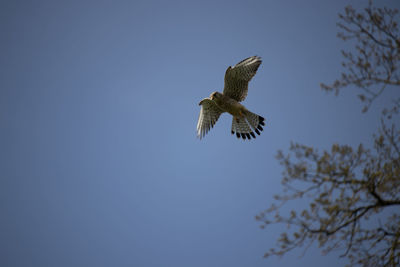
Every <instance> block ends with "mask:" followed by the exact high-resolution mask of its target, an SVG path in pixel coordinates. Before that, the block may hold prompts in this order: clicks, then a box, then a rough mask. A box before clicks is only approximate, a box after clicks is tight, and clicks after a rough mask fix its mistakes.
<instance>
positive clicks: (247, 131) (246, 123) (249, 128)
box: [231, 111, 265, 140]
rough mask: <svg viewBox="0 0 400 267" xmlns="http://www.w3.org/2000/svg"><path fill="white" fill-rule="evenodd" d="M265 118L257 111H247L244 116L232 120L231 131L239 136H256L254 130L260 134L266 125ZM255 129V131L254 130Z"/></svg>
mask: <svg viewBox="0 0 400 267" xmlns="http://www.w3.org/2000/svg"><path fill="white" fill-rule="evenodd" d="M264 121H265V119H264V118H263V117H261V116H259V115H257V114H255V113H252V112H250V111H246V114H245V116H244V118H237V117H234V118H233V120H232V129H231V133H232V134H236V136H237V138H240V137H242V138H243V139H249V140H250V139H251V137H253V138H256V135H255V134H254V132H255V133H256V134H258V135H260V131H262V130H263V126H265V122H264ZM253 130H254V131H253Z"/></svg>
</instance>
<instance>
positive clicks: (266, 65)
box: [0, 0, 395, 267]
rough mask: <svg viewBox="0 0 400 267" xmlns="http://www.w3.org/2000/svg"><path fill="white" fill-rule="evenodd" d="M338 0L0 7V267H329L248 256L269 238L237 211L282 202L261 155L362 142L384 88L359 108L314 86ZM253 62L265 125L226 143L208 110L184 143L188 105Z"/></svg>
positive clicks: (292, 256)
mask: <svg viewBox="0 0 400 267" xmlns="http://www.w3.org/2000/svg"><path fill="white" fill-rule="evenodd" d="M349 3H352V4H353V5H354V6H356V7H357V6H360V5H361V6H363V5H364V4H366V3H367V1H343V0H341V1H320V0H309V1H295V0H293V1H173V0H171V1H18V0H15V1H1V3H0V30H1V36H0V41H1V42H0V57H1V59H0V125H1V126H0V127H1V131H0V148H1V150H0V174H1V177H0V212H1V213H0V216H1V217H0V218H1V219H0V265H1V266H10V267H11V266H18V267H19V266H24V267H25V266H41V267H43V266H57V267H62V266H235V267H236V266H238V267H239V266H325V267H330V266H332V267H333V266H338V265H340V264H344V263H345V261H343V260H342V259H340V258H339V257H338V255H339V253H337V254H330V255H328V256H322V255H321V252H320V251H319V250H318V249H316V247H311V248H310V249H309V251H308V253H307V254H305V256H303V257H300V256H301V255H302V253H303V250H301V249H300V250H295V251H293V252H291V253H289V254H288V255H287V256H285V257H283V258H281V259H279V258H269V259H264V258H263V257H262V256H263V254H264V252H266V251H267V250H268V249H269V248H270V247H273V246H274V245H275V244H276V239H277V238H278V234H279V232H280V231H284V230H285V227H284V226H274V227H271V228H266V229H264V230H262V229H260V228H259V225H260V224H259V222H257V221H256V220H255V219H254V216H255V215H257V214H258V213H259V212H261V211H263V210H264V209H266V208H268V207H269V205H270V204H271V203H272V200H273V197H272V196H273V195H274V194H276V193H279V192H281V191H282V187H281V184H280V181H281V172H282V171H283V169H282V167H281V166H280V165H279V163H278V162H277V160H276V159H275V155H276V152H277V150H278V149H284V150H286V151H287V149H288V147H289V144H290V142H291V141H296V142H300V143H304V144H307V145H314V146H316V147H319V148H327V147H329V146H330V144H332V143H334V142H338V143H343V144H351V145H358V144H359V143H360V142H366V143H370V142H371V140H372V137H371V134H372V133H373V132H375V129H376V128H377V126H378V123H379V110H380V107H381V106H382V105H383V104H384V103H385V101H389V99H390V93H386V95H384V96H383V97H382V98H381V99H380V100H379V101H378V102H377V103H374V105H373V107H372V110H371V112H368V113H367V114H361V107H362V105H361V103H360V102H359V101H358V99H357V98H356V94H357V93H358V92H357V91H356V90H348V91H346V92H343V93H342V94H340V95H339V97H334V96H333V95H332V94H326V93H324V92H322V91H321V90H320V87H319V83H320V82H325V83H330V82H332V81H333V80H334V79H335V78H337V77H339V75H340V71H341V65H340V62H341V54H340V49H343V48H345V47H346V44H344V43H343V42H342V41H341V40H339V39H338V38H336V33H337V30H338V29H337V27H336V22H338V16H337V14H338V12H341V11H342V10H343V8H344V7H345V5H347V4H349ZM385 3H388V4H389V5H390V4H391V5H393V4H394V3H395V1H385ZM253 55H258V56H261V57H262V58H263V63H262V65H261V66H260V68H259V70H258V73H257V75H256V76H255V78H254V79H253V80H252V82H251V83H250V90H249V95H248V98H247V99H246V100H245V102H244V104H245V105H246V106H247V107H248V108H249V109H250V110H251V111H253V112H255V113H257V114H260V115H262V116H263V117H265V118H266V122H267V125H266V127H265V129H264V132H263V133H262V134H261V136H259V137H257V139H256V140H252V141H248V140H247V141H243V140H238V139H236V137H234V136H231V134H230V127H231V125H230V124H231V117H230V116H228V115H227V114H224V115H222V116H221V118H220V120H219V121H218V123H217V124H216V126H215V127H214V128H213V129H212V130H211V132H209V133H208V134H207V136H206V137H205V138H204V139H202V140H201V141H200V140H198V139H197V138H196V123H197V118H198V113H199V110H200V107H199V106H198V103H199V101H200V100H201V99H202V98H204V97H207V96H209V94H210V93H211V92H212V91H216V90H219V91H222V88H223V77H224V73H225V70H226V68H227V67H228V66H229V65H234V64H236V63H237V62H238V61H240V60H242V59H244V58H246V57H249V56H253ZM294 208H298V209H301V208H302V207H301V206H300V205H299V206H298V207H297V206H296V204H295V203H294Z"/></svg>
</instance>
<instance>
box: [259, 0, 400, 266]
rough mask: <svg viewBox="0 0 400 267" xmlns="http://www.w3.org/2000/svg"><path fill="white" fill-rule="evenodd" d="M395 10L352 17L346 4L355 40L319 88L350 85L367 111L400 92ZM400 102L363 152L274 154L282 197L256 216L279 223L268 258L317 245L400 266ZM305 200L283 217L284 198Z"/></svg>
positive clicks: (353, 259)
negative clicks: (339, 70) (390, 90)
mask: <svg viewBox="0 0 400 267" xmlns="http://www.w3.org/2000/svg"><path fill="white" fill-rule="evenodd" d="M397 14H398V11H397V10H395V9H390V8H376V7H373V5H372V2H369V6H368V7H367V8H365V9H364V10H362V11H361V12H357V11H356V10H355V9H354V8H352V7H351V6H348V7H346V8H345V12H344V14H340V15H339V18H340V23H338V26H339V27H340V29H341V30H342V31H343V32H340V33H339V34H338V36H339V37H340V38H342V39H343V40H345V41H346V40H349V39H354V40H355V44H356V45H355V49H354V51H353V52H345V51H343V52H342V54H343V56H344V60H345V61H344V62H343V67H344V69H345V72H344V73H343V74H342V75H341V78H340V79H339V80H337V81H335V82H334V83H333V85H325V84H322V85H321V87H322V89H323V90H327V91H335V92H336V93H338V92H339V90H341V89H343V88H345V87H349V86H355V87H357V88H360V89H361V91H362V93H361V94H360V95H359V98H360V99H361V101H363V102H364V103H365V107H364V109H363V111H364V112H365V111H367V110H368V107H369V106H370V105H371V103H372V102H373V101H374V100H375V99H376V98H377V97H378V96H379V95H380V94H382V92H383V91H384V90H385V88H387V86H390V87H394V88H396V90H400V74H399V72H400V33H399V26H398V21H397V20H398V15H397ZM399 111H400V98H398V99H393V105H392V106H391V107H388V108H386V109H384V110H383V111H382V118H381V123H380V126H379V128H378V132H377V134H376V135H374V138H373V139H374V144H373V145H372V146H371V147H372V148H371V149H367V148H366V147H365V146H364V145H362V144H360V145H359V146H358V147H355V148H354V147H351V146H348V145H339V144H333V145H332V146H331V149H330V151H322V152H321V151H319V150H318V149H315V148H313V147H310V146H306V145H301V144H296V143H293V144H291V146H290V152H289V153H288V154H285V153H284V152H282V151H279V152H278V155H277V159H278V160H279V161H280V163H281V164H282V166H283V167H284V172H283V179H282V184H283V187H284V193H283V194H282V195H277V196H275V200H276V201H275V203H274V204H272V205H271V207H270V208H269V209H267V210H265V211H264V212H262V213H261V214H259V215H258V216H256V219H257V220H259V221H260V222H262V225H261V227H262V228H265V227H268V226H269V225H270V224H273V223H284V224H287V225H288V226H290V227H291V228H290V229H291V230H289V231H288V232H284V233H282V234H281V237H280V238H279V239H278V248H272V249H270V250H269V252H267V253H266V254H265V256H266V257H268V256H271V255H284V254H285V253H286V252H288V251H290V250H292V249H294V248H298V247H306V248H307V247H308V246H309V245H311V244H312V243H314V242H316V243H317V244H318V245H319V247H321V248H322V250H323V252H324V253H328V252H330V251H332V250H337V249H341V250H342V256H345V257H348V258H349V260H350V263H351V265H352V266H353V265H356V264H358V265H361V266H400V130H399V129H398V127H397V125H396V124H397V123H398V122H399V121H400V120H399V119H400V118H399V117H400V116H399ZM300 200H301V201H304V202H305V203H306V202H307V205H308V206H307V205H306V206H305V207H304V209H303V210H301V211H297V210H296V211H295V210H292V211H291V212H290V213H289V214H288V215H286V216H284V215H281V211H282V207H283V205H284V204H285V203H287V202H288V201H300Z"/></svg>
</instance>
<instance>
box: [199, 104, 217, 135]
mask: <svg viewBox="0 0 400 267" xmlns="http://www.w3.org/2000/svg"><path fill="white" fill-rule="evenodd" d="M199 105H201V109H200V115H199V120H198V121H197V137H199V138H200V139H201V138H203V137H204V136H205V135H206V134H207V133H208V132H209V131H210V129H211V128H212V127H214V124H215V123H216V122H217V120H218V118H219V116H220V115H221V114H222V113H223V111H222V110H221V109H220V108H219V107H218V106H217V105H216V104H215V103H214V101H212V100H211V99H209V98H204V99H203V100H201V101H200V104H199Z"/></svg>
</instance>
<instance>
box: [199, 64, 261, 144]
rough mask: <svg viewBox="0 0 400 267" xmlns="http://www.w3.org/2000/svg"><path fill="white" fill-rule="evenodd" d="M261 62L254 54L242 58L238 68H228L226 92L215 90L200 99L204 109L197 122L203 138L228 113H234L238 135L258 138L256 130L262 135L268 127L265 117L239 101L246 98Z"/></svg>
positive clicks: (232, 129)
mask: <svg viewBox="0 0 400 267" xmlns="http://www.w3.org/2000/svg"><path fill="white" fill-rule="evenodd" d="M260 65H261V58H260V57H257V56H253V57H249V58H246V59H244V60H242V61H240V62H239V63H238V64H236V65H235V66H234V67H228V69H227V70H226V72H225V84H224V91H223V92H222V93H220V92H213V93H211V95H210V97H208V98H204V99H203V100H201V101H200V103H199V105H200V106H201V109H200V115H199V120H198V122H197V136H198V137H199V138H200V139H201V138H203V137H204V136H205V135H206V134H207V133H208V131H209V130H210V129H211V128H212V127H213V126H214V124H215V123H216V122H217V120H218V118H219V116H220V115H221V114H222V113H224V112H228V113H229V114H231V115H232V116H233V120H232V128H231V133H232V134H236V136H237V137H238V138H240V137H241V138H243V139H249V140H250V139H251V137H253V138H256V135H255V134H254V132H255V133H256V134H258V135H260V131H262V130H263V128H262V126H265V123H264V118H263V117H261V116H259V115H257V114H255V113H252V112H250V111H249V110H247V108H246V107H245V106H243V105H242V104H240V103H239V102H241V101H243V100H244V99H245V98H246V96H247V91H248V85H249V82H250V80H251V78H253V76H254V75H255V74H256V72H257V69H258V67H259V66H260Z"/></svg>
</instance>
